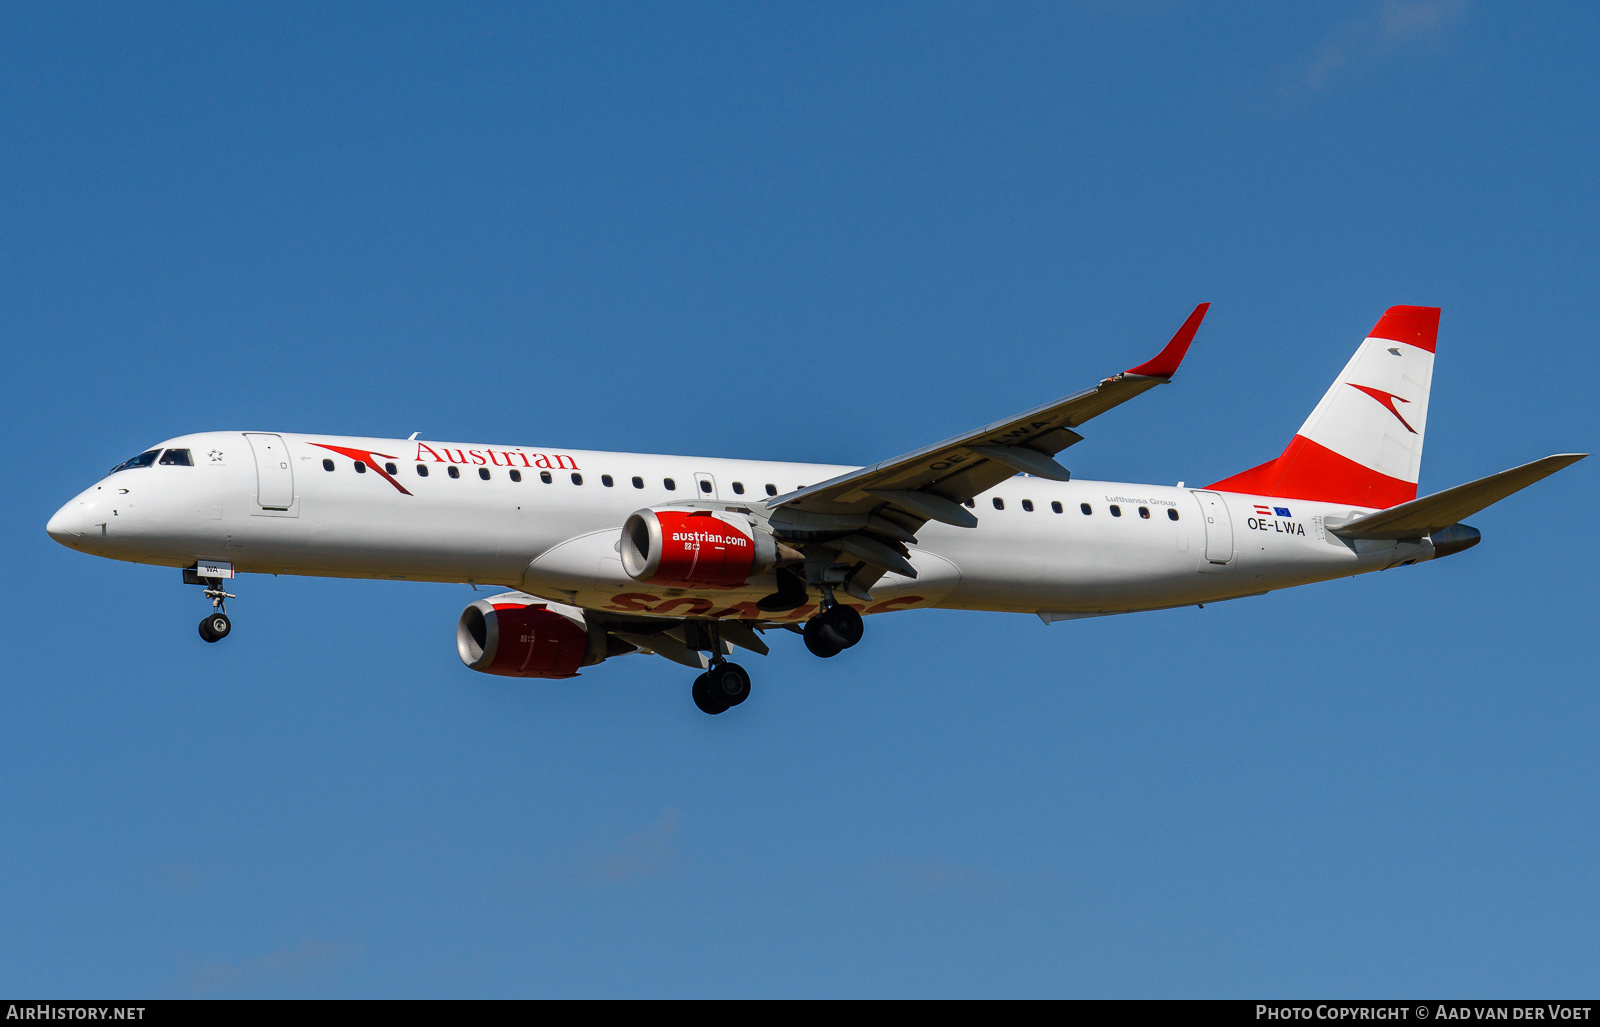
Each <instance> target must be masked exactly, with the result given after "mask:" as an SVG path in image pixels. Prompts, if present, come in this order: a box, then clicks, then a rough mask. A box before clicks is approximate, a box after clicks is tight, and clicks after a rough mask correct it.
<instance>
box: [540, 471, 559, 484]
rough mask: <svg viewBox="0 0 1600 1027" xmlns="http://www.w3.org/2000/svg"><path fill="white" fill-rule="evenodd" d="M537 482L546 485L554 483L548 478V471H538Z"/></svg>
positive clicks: (552, 479)
mask: <svg viewBox="0 0 1600 1027" xmlns="http://www.w3.org/2000/svg"><path fill="white" fill-rule="evenodd" d="M539 480H540V481H542V482H544V483H545V484H546V485H548V484H550V483H551V482H553V481H555V479H554V478H552V477H550V472H549V471H540V472H539Z"/></svg>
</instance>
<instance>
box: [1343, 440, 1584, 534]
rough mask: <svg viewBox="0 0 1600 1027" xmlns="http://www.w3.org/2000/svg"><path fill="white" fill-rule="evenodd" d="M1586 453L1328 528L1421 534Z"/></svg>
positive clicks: (1468, 514) (1497, 499)
mask: <svg viewBox="0 0 1600 1027" xmlns="http://www.w3.org/2000/svg"><path fill="white" fill-rule="evenodd" d="M1588 455H1589V454H1587V453H1558V454H1556V455H1554V456H1547V457H1545V458H1544V459H1542V460H1535V461H1533V462H1532V463H1528V464H1523V465H1522V466H1521V467H1513V468H1511V469H1510V470H1508V471H1501V472H1500V473H1499V474H1491V475H1489V476H1488V477H1487V478H1479V479H1478V480H1477V481H1469V482H1467V483H1466V484H1465V485H1457V486H1456V487H1455V488H1451V489H1445V490H1444V491H1443V492H1435V493H1434V494H1433V495H1431V496H1423V497H1422V498H1421V499H1413V500H1411V501H1410V502H1409V503H1401V504H1399V505H1398V506H1391V507H1390V508H1389V509H1387V510H1379V511H1378V512H1377V513H1370V514H1367V515H1366V516H1365V517H1358V518H1356V519H1355V520H1353V521H1350V522H1349V523H1348V524H1340V525H1337V526H1335V525H1329V526H1328V530H1329V531H1331V532H1333V534H1335V535H1338V536H1339V537H1340V538H1348V539H1403V538H1421V537H1422V536H1424V535H1429V534H1432V533H1433V532H1435V531H1440V530H1442V529H1444V528H1447V527H1449V526H1450V525H1452V524H1456V523H1458V522H1460V521H1461V520H1463V519H1465V518H1467V517H1471V516H1472V515H1473V514H1475V513H1477V512H1478V511H1479V510H1482V509H1484V508H1485V507H1488V506H1491V505H1493V504H1495V503H1498V502H1500V500H1502V499H1504V498H1506V497H1507V496H1509V495H1511V494H1512V493H1514V492H1519V491H1521V490H1522V489H1525V488H1527V487H1528V486H1529V485H1532V484H1533V483H1534V482H1536V481H1540V480H1542V479H1544V478H1548V477H1549V476H1550V475H1552V474H1554V473H1556V472H1557V471H1559V470H1561V469H1562V468H1563V467H1567V466H1569V465H1571V464H1575V463H1577V462H1578V461H1579V460H1582V459H1583V458H1584V457H1586V456H1588Z"/></svg>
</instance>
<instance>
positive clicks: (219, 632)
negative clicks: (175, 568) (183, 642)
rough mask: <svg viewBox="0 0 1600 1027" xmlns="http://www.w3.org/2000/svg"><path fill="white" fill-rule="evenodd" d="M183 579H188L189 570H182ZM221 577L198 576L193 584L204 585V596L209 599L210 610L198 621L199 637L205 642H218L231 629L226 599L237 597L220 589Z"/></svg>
mask: <svg viewBox="0 0 1600 1027" xmlns="http://www.w3.org/2000/svg"><path fill="white" fill-rule="evenodd" d="M183 573H184V580H185V581H188V580H190V575H191V573H192V572H191V571H187V570H186V571H184V572H183ZM222 582H223V579H222V578H198V579H197V580H195V582H194V583H195V584H197V585H204V586H205V587H206V591H205V596H206V598H207V599H209V600H211V612H210V613H208V614H206V617H205V619H204V620H202V621H201V622H200V637H201V638H203V639H205V640H206V641H207V642H220V641H222V640H223V639H224V638H227V637H228V632H230V631H232V630H233V622H232V621H230V620H229V619H228V605H227V603H228V600H229V599H237V598H239V597H238V596H236V595H234V594H233V593H232V592H225V591H223V589H222Z"/></svg>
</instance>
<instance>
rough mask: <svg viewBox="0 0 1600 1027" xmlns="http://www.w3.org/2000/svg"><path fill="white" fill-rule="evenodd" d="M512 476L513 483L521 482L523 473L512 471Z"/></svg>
mask: <svg viewBox="0 0 1600 1027" xmlns="http://www.w3.org/2000/svg"><path fill="white" fill-rule="evenodd" d="M510 474H511V480H512V481H521V480H522V472H521V471H518V470H512V471H511V472H510Z"/></svg>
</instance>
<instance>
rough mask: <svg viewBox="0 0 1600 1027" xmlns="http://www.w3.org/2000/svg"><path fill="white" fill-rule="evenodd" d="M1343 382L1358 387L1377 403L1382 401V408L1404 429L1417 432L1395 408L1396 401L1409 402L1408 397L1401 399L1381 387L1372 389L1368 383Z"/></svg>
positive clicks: (1412, 432)
mask: <svg viewBox="0 0 1600 1027" xmlns="http://www.w3.org/2000/svg"><path fill="white" fill-rule="evenodd" d="M1345 384H1346V385H1348V386H1350V387H1351V388H1352V389H1360V390H1361V391H1362V392H1365V393H1366V394H1367V395H1369V396H1371V397H1372V398H1373V399H1375V400H1377V401H1378V402H1379V403H1382V404H1383V408H1384V409H1385V410H1387V411H1389V413H1391V414H1393V415H1394V417H1395V420H1397V421H1399V422H1400V423H1401V424H1404V425H1405V426H1406V431H1408V432H1410V433H1411V434H1413V435H1415V434H1416V433H1417V429H1415V428H1413V427H1411V425H1410V424H1408V423H1407V422H1406V419H1405V418H1404V417H1401V416H1400V411H1399V410H1396V409H1395V404H1396V403H1410V402H1411V401H1410V400H1409V399H1401V398H1400V397H1399V396H1396V395H1395V394H1394V393H1392V392H1384V391H1383V390H1382V389H1374V388H1373V387H1371V386H1370V385H1357V384H1356V383H1355V382H1345Z"/></svg>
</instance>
